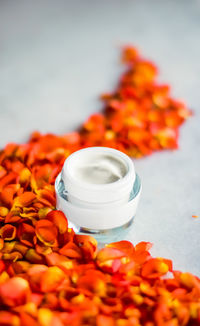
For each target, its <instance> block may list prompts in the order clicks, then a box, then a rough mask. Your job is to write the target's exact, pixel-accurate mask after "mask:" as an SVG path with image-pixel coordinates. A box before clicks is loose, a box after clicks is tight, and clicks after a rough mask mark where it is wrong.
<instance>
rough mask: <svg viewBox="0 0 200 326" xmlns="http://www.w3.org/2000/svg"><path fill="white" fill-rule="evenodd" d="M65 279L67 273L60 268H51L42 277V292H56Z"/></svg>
mask: <svg viewBox="0 0 200 326" xmlns="http://www.w3.org/2000/svg"><path fill="white" fill-rule="evenodd" d="M65 278H66V275H65V273H64V272H63V271H62V270H61V269H60V268H59V267H57V266H52V267H49V268H48V270H47V271H45V272H44V274H43V275H42V279H41V291H42V292H44V293H46V292H51V291H55V290H56V289H57V287H58V285H60V284H61V283H62V282H63V281H64V279H65Z"/></svg>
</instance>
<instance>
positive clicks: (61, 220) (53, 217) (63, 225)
mask: <svg viewBox="0 0 200 326" xmlns="http://www.w3.org/2000/svg"><path fill="white" fill-rule="evenodd" d="M46 218H47V219H48V220H49V221H51V222H52V223H53V224H54V225H55V226H56V227H57V228H58V231H59V233H60V234H63V233H65V232H66V231H67V229H68V222H67V219H66V217H65V215H64V213H63V212H61V211H57V210H53V211H51V212H49V213H48V214H47V215H46Z"/></svg>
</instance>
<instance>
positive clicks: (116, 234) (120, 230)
mask: <svg viewBox="0 0 200 326" xmlns="http://www.w3.org/2000/svg"><path fill="white" fill-rule="evenodd" d="M55 190H56V195H57V196H60V197H61V198H63V199H64V200H65V201H67V202H68V197H67V191H66V189H65V187H64V182H63V180H62V178H61V174H59V175H58V177H57V178H56V182H55ZM140 192H141V181H140V178H139V176H138V174H136V179H135V182H134V185H133V189H132V191H131V193H130V198H129V201H132V200H134V198H136V197H137V196H138V195H139V193H140ZM67 218H68V223H69V227H70V228H73V230H74V231H75V232H76V233H78V234H84V235H91V236H93V237H94V238H95V239H96V240H98V242H99V243H102V244H103V243H107V242H113V241H120V240H122V239H123V238H125V237H126V234H127V233H128V232H130V229H131V228H132V226H133V221H134V218H135V216H133V217H132V218H131V219H130V220H129V221H128V222H127V223H125V224H123V225H121V226H119V227H114V228H111V229H102V230H101V229H90V228H86V227H82V226H80V225H77V224H75V223H74V222H72V221H70V218H69V217H67Z"/></svg>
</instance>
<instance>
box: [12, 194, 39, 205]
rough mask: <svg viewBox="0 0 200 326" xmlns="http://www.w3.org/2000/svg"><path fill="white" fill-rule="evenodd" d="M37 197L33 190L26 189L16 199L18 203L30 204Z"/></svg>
mask: <svg viewBox="0 0 200 326" xmlns="http://www.w3.org/2000/svg"><path fill="white" fill-rule="evenodd" d="M35 198H36V195H35V194H34V193H33V192H30V191H26V192H24V193H23V194H22V195H20V196H19V197H18V198H17V199H16V203H15V204H16V205H20V206H29V205H30V204H31V203H32V202H33V201H34V200H35Z"/></svg>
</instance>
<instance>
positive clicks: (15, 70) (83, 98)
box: [0, 0, 200, 275]
mask: <svg viewBox="0 0 200 326" xmlns="http://www.w3.org/2000/svg"><path fill="white" fill-rule="evenodd" d="M126 44H133V45H135V46H137V47H138V48H139V49H140V51H141V52H142V54H143V56H144V57H146V58H148V59H151V60H153V61H154V62H155V63H156V64H157V65H158V66H159V68H160V77H159V79H160V81H164V83H169V84H170V85H171V86H172V94H173V96H175V97H176V98H180V99H184V100H185V101H186V103H187V104H188V106H189V107H190V108H192V109H193V111H194V116H193V117H192V118H191V119H190V120H189V121H188V122H186V124H185V125H184V126H183V127H182V128H181V131H180V149H179V150H178V151H176V152H163V153H158V154H154V155H152V156H151V157H149V158H145V159H141V160H138V161H136V162H135V165H136V169H137V171H138V173H139V174H140V175H141V178H142V181H143V194H142V199H141V203H140V207H139V211H138V215H137V217H136V220H135V224H134V228H133V230H132V231H131V232H130V233H129V234H128V236H127V238H128V239H130V240H132V241H133V242H134V243H136V242H138V241H140V240H145V241H151V242H153V243H154V247H153V249H152V253H153V254H154V255H157V256H164V257H166V258H172V259H173V261H174V267H175V268H176V269H182V270H184V271H190V272H193V273H195V274H198V275H200V241H199V233H200V218H199V219H193V218H192V215H200V169H199V161H200V133H199V129H200V127H199V125H200V116H199V110H200V77H199V76H200V63H199V61H200V1H198V0H190V1H188V0H165V1H164V0H163V1H162V0H140V1H136V0H135V1H134V0H101V1H98V0H96V1H95V0H73V1H68V0H57V1H55V0H40V1H31V0H18V1H12V0H0V146H1V147H3V146H4V145H5V144H6V143H7V142H25V141H26V140H27V139H28V137H29V135H30V133H31V132H32V131H34V130H39V131H41V132H53V133H65V132H68V131H71V130H74V129H75V128H77V127H78V126H79V124H80V123H81V122H83V121H84V120H85V119H86V118H87V117H88V116H89V115H90V114H91V113H93V112H96V111H98V110H100V109H101V107H102V104H101V102H100V101H99V100H98V98H99V95H100V94H101V93H103V92H107V91H112V90H113V89H114V88H115V86H116V84H117V81H118V78H119V76H120V73H121V72H122V71H123V66H121V65H120V48H121V46H123V45H126Z"/></svg>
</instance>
